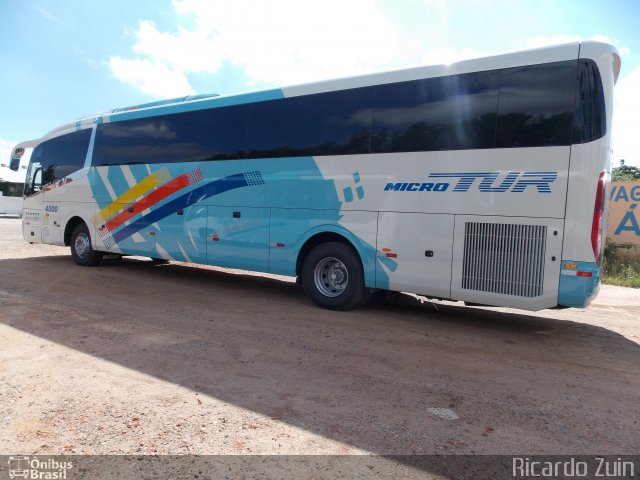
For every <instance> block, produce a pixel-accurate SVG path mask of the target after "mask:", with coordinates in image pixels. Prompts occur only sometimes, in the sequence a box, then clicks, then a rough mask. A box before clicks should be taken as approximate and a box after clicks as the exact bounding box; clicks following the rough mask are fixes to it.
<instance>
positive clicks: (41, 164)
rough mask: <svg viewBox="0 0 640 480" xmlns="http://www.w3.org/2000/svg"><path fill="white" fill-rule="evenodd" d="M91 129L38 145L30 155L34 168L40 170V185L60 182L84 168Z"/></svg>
mask: <svg viewBox="0 0 640 480" xmlns="http://www.w3.org/2000/svg"><path fill="white" fill-rule="evenodd" d="M90 138H91V129H87V130H80V131H78V132H73V133H69V134H67V135H61V136H59V137H56V138H52V139H51V140H47V141H46V142H43V143H41V144H40V145H38V146H37V147H36V148H35V149H34V150H33V154H32V155H31V163H32V164H33V165H35V167H34V168H41V169H42V170H41V171H42V184H47V183H50V182H53V181H55V180H60V179H61V178H64V177H66V176H67V175H70V174H72V173H73V172H75V171H77V170H80V169H81V168H82V167H83V166H84V161H85V158H86V156H87V150H88V148H89V139H90Z"/></svg>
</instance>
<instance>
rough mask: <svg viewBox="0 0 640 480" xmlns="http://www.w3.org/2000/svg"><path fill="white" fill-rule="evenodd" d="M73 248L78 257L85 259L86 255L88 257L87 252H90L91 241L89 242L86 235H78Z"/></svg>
mask: <svg viewBox="0 0 640 480" xmlns="http://www.w3.org/2000/svg"><path fill="white" fill-rule="evenodd" d="M73 248H74V250H75V251H76V255H77V256H78V257H80V258H87V255H89V252H90V251H91V240H89V235H87V234H86V233H81V234H79V235H78V236H77V237H76V240H75V242H73Z"/></svg>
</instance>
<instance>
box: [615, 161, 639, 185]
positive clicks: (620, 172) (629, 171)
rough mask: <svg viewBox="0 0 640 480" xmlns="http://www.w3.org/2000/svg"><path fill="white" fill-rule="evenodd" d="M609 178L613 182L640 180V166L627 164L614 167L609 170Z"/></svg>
mask: <svg viewBox="0 0 640 480" xmlns="http://www.w3.org/2000/svg"><path fill="white" fill-rule="evenodd" d="M611 180H613V181H614V182H624V181H628V180H640V168H638V167H631V166H629V165H622V166H620V167H614V168H613V169H612V171H611Z"/></svg>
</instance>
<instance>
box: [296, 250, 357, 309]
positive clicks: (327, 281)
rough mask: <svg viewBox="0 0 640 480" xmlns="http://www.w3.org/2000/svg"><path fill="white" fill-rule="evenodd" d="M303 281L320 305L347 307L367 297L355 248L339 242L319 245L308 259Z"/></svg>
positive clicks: (353, 306)
mask: <svg viewBox="0 0 640 480" xmlns="http://www.w3.org/2000/svg"><path fill="white" fill-rule="evenodd" d="M302 282H303V285H304V289H305V291H306V292H307V295H308V296H309V297H310V298H311V300H313V301H314V302H315V303H316V304H317V305H318V306H320V307H322V308H328V309H331V310H348V309H350V308H355V307H357V306H358V305H360V304H361V303H362V302H363V301H364V300H365V299H366V297H367V289H366V287H365V285H364V272H363V270H362V264H361V263H360V259H359V258H358V256H357V254H356V252H354V251H353V249H352V248H350V247H348V246H347V245H345V244H343V243H339V242H328V243H323V244H322V245H318V246H317V247H316V248H314V249H313V250H312V251H311V252H310V253H309V255H308V256H307V258H306V259H305V262H304V265H303V267H302Z"/></svg>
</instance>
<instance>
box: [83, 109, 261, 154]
mask: <svg viewBox="0 0 640 480" xmlns="http://www.w3.org/2000/svg"><path fill="white" fill-rule="evenodd" d="M248 111H249V106H248V105H239V106H234V107H224V108H212V109H208V110H198V111H194V112H185V113H177V114H172V115H159V116H155V117H149V118H141V119H136V120H127V121H122V122H113V123H104V124H101V125H98V131H97V132H96V142H95V151H94V155H93V165H95V166H100V165H118V164H136V163H172V162H196V161H205V160H229V159H236V158H240V157H241V155H242V150H243V143H244V135H245V131H246V123H247V115H248Z"/></svg>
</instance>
